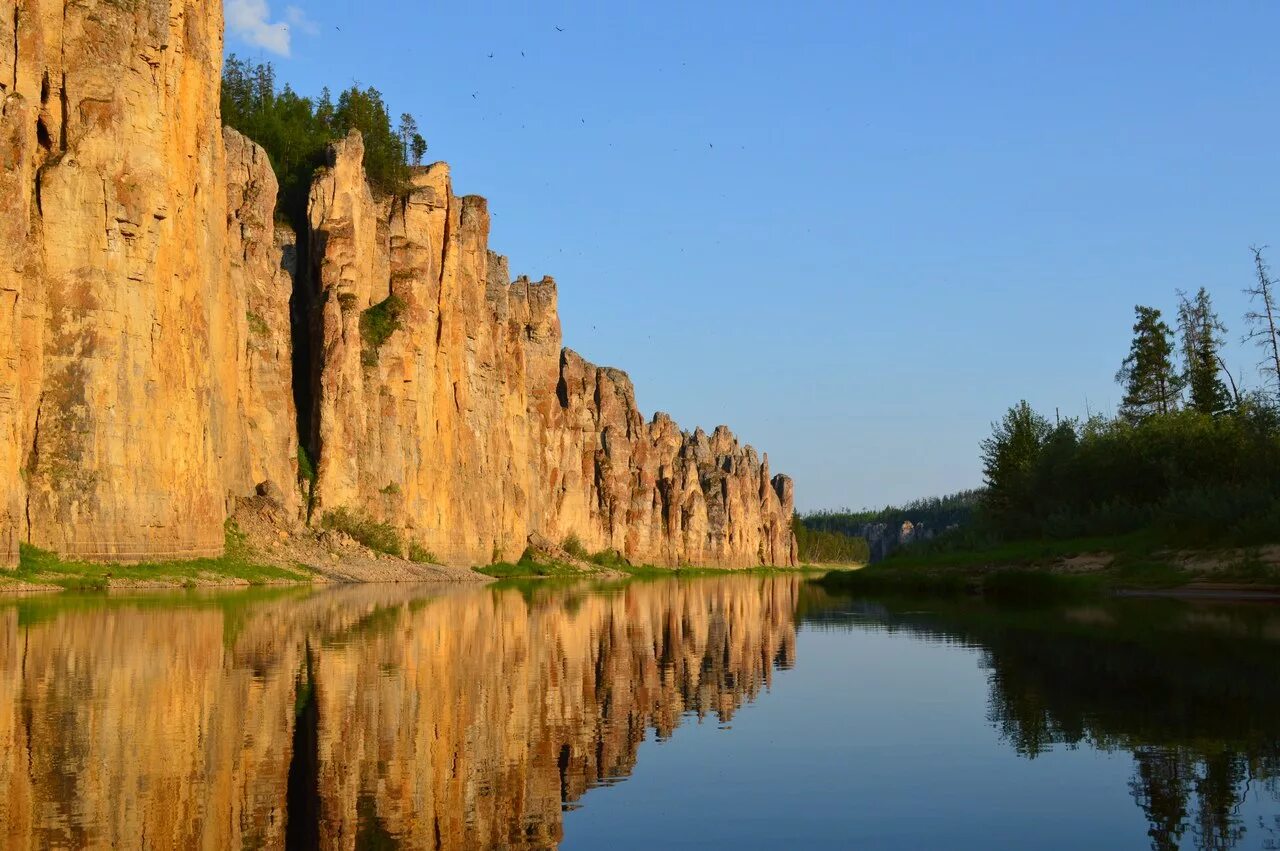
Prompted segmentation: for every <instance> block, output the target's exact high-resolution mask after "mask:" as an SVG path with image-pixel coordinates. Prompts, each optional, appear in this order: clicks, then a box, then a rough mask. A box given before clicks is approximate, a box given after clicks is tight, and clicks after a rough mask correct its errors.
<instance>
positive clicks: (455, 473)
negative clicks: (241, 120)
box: [0, 0, 796, 567]
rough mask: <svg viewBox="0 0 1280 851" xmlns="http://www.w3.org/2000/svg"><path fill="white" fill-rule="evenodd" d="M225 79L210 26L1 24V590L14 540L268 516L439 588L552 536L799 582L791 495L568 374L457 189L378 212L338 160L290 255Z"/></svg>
mask: <svg viewBox="0 0 1280 851" xmlns="http://www.w3.org/2000/svg"><path fill="white" fill-rule="evenodd" d="M221 62H222V9H221V4H220V3H206V2H197V0H148V2H145V3H131V4H120V3H113V2H106V0H98V2H70V0H28V2H23V3H21V4H18V3H15V0H0V98H2V99H3V107H2V109H3V112H2V113H0V162H3V165H4V168H3V173H0V564H12V563H14V562H15V561H16V556H17V547H18V543H19V542H20V541H28V542H30V543H32V544H34V545H36V546H39V547H42V548H45V549H49V550H53V551H56V552H58V553H60V554H63V555H68V556H79V557H85V558H93V559H102V560H120V561H136V560H141V559H155V558H180V557H194V556H202V555H215V554H218V553H220V552H221V551H222V547H223V524H224V521H225V518H226V517H227V515H228V512H229V511H230V510H231V509H232V508H233V507H234V504H235V501H236V500H237V499H238V498H241V497H245V496H249V495H251V494H253V493H254V492H255V491H256V492H258V493H261V494H265V495H270V496H272V497H273V498H275V499H278V500H279V501H280V502H282V503H283V504H284V506H285V507H286V509H287V510H289V511H291V512H292V513H294V514H299V513H301V512H302V510H303V508H304V504H305V503H306V502H307V501H308V500H311V501H312V508H313V509H314V510H315V511H318V512H320V513H321V515H322V514H323V513H324V512H326V511H330V510H332V509H335V508H338V507H345V508H348V509H350V510H355V511H359V512H361V513H367V514H369V515H371V516H372V517H373V518H374V519H377V520H379V521H385V522H388V523H391V524H392V525H394V526H396V527H397V528H398V529H399V530H400V531H401V532H402V533H403V535H404V537H405V538H406V539H408V540H411V541H413V542H414V543H416V544H417V545H418V546H420V547H422V548H423V549H425V550H427V551H429V552H431V553H432V554H434V555H435V556H436V558H438V559H440V560H443V561H447V562H451V563H467V564H476V563H484V562H488V561H490V560H492V559H495V558H507V559H512V558H515V557H518V556H519V554H520V553H521V551H522V550H523V549H524V547H525V544H526V541H527V539H528V537H529V535H530V534H531V533H535V532H536V533H541V534H544V535H546V536H547V537H549V538H552V539H555V540H561V539H563V538H564V537H566V536H568V535H575V536H577V537H578V538H579V539H580V540H581V541H582V542H583V544H584V545H585V546H586V547H587V548H588V549H591V550H603V549H613V550H617V551H619V552H620V553H622V554H623V555H625V556H626V557H627V558H629V559H631V560H633V561H636V562H646V563H655V564H667V565H674V564H681V563H690V564H714V565H723V566H733V567H738V566H748V565H755V564H761V563H764V564H793V563H794V562H795V558H796V553H795V547H794V543H793V541H792V538H791V534H790V531H789V521H790V516H791V511H792V503H793V496H792V487H791V483H790V480H788V479H787V478H786V477H783V476H777V477H774V478H770V475H769V467H768V461H767V457H766V458H761V457H759V456H758V455H757V453H756V452H755V450H754V449H752V448H751V447H747V446H742V445H740V444H739V442H738V441H737V440H736V439H735V438H734V437H733V435H732V434H730V433H729V431H728V430H727V429H725V428H723V427H721V428H717V429H716V430H715V432H714V433H712V434H711V435H707V434H705V433H704V432H702V431H700V430H699V431H695V432H693V433H686V432H682V431H680V430H679V429H678V428H677V427H676V426H675V424H674V423H673V422H672V421H671V420H670V418H668V417H666V416H664V415H661V414H659V415H657V416H655V417H654V418H653V419H652V420H651V421H649V422H646V421H645V420H644V419H643V418H642V417H641V415H640V413H639V409H638V407H637V405H636V401H635V395H634V391H633V389H632V386H631V382H630V380H629V379H628V378H627V376H626V375H625V374H624V373H621V372H619V371H617V370H613V369H608V368H601V367H596V366H594V365H592V364H590V363H588V362H587V361H585V360H583V359H582V358H581V357H579V356H578V355H576V354H575V353H573V352H570V351H567V350H563V351H562V349H561V338H560V324H559V319H558V316H557V314H556V285H555V283H554V282H553V281H551V280H550V279H543V280H542V281H540V282H537V283H533V282H530V281H528V280H527V279H524V278H518V279H516V280H515V281H514V282H512V281H511V279H510V277H509V274H508V271H507V262H506V260H505V258H502V257H500V256H499V255H496V254H494V253H492V252H490V250H489V246H488V229H489V219H488V210H487V204H486V202H485V201H484V199H482V198H478V197H475V196H464V197H458V196H455V195H454V194H453V190H452V186H451V183H450V179H449V172H448V167H447V166H445V165H443V164H436V165H433V166H430V167H428V168H425V169H419V170H417V171H416V173H415V174H414V175H413V178H412V187H411V190H410V191H409V192H408V193H407V196H406V197H399V198H390V197H383V196H381V195H378V194H376V193H375V192H373V191H372V190H371V189H370V187H369V185H368V183H367V181H366V180H365V176H364V173H363V170H362V167H361V161H362V143H361V140H360V138H359V136H358V135H353V136H350V137H348V138H347V139H344V140H340V141H338V142H337V143H335V145H334V146H333V151H332V156H331V162H330V166H329V168H327V169H325V170H324V171H323V172H322V173H321V174H319V175H318V176H317V179H316V181H315V184H314V186H313V187H312V190H311V197H310V204H309V208H308V213H307V222H306V228H305V232H303V233H300V234H299V235H298V237H297V238H295V237H294V235H293V234H292V233H291V232H290V231H289V230H288V229H287V228H283V227H278V226H277V225H276V224H275V218H276V193H277V182H276V178H275V175H274V174H272V172H271V168H270V164H269V162H268V161H267V157H266V155H265V153H264V152H263V151H262V150H261V149H260V148H258V147H257V146H256V145H254V144H253V143H252V142H250V141H248V140H246V139H244V138H243V137H241V136H240V135H239V134H237V133H235V132H234V131H225V132H224V130H223V129H222V127H221V120H220V116H219V98H218V93H219V80H220V69H221ZM295 399H297V400H299V402H300V403H301V406H302V410H300V411H297V410H295ZM300 428H301V434H302V438H303V439H302V441H301V442H302V443H303V444H304V445H307V446H308V447H309V448H310V449H311V451H312V454H313V455H314V456H315V458H316V461H317V480H316V483H315V486H314V489H313V490H311V491H310V492H308V493H300V492H299V491H298V490H297V489H296V488H295V487H294V483H295V482H296V481H297V462H296V458H297V454H298V445H299V439H298V435H299V433H300V432H299V429H300Z"/></svg>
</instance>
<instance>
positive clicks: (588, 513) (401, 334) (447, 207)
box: [310, 134, 795, 567]
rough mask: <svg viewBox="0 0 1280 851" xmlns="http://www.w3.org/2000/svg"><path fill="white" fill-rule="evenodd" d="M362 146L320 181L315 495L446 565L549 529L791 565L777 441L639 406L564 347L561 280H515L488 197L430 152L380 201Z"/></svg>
mask: <svg viewBox="0 0 1280 851" xmlns="http://www.w3.org/2000/svg"><path fill="white" fill-rule="evenodd" d="M362 156H363V147H362V144H361V141H360V138H359V136H358V135H356V134H352V135H351V136H349V137H348V138H347V139H345V140H343V141H341V142H339V143H337V144H335V145H334V146H333V150H332V162H331V165H330V167H329V168H328V170H327V171H325V172H324V173H323V174H321V175H320V176H319V177H318V178H317V180H316V183H315V184H314V186H313V188H312V192H311V203H310V226H311V245H312V247H313V250H312V257H311V262H312V270H313V279H314V281H315V282H316V287H317V292H316V305H317V306H316V309H315V314H316V317H317V322H316V325H317V328H318V334H319V336H320V339H321V340H322V345H321V355H320V359H319V363H318V364H317V373H316V376H315V381H316V390H317V392H316V400H317V401H316V413H315V418H314V422H315V423H316V424H317V430H316V435H315V436H316V445H317V448H318V451H319V459H320V461H319V481H318V485H317V489H316V493H317V507H318V509H319V510H320V511H325V510H330V509H332V508H336V507H340V506H342V507H348V508H352V509H359V510H364V511H368V512H370V513H371V514H373V515H374V516H375V517H376V518H378V519H380V520H386V521H388V522H391V523H392V524H394V525H396V526H399V527H401V528H403V529H404V530H405V532H406V536H407V537H408V538H409V539H411V540H413V541H415V542H417V543H418V544H419V545H420V546H422V547H424V548H425V549H427V550H428V551H430V552H432V553H434V554H435V555H436V556H437V557H439V558H441V559H443V560H445V561H450V562H462V563H472V564H474V563H482V562H485V561H488V560H490V559H491V558H506V559H514V558H517V557H518V556H519V555H520V553H521V551H522V550H523V549H524V547H525V543H526V541H527V539H528V536H529V534H530V533H533V532H538V533H541V534H543V535H546V536H548V537H550V538H553V539H555V540H561V539H563V538H564V537H567V536H569V535H576V536H577V537H578V538H579V539H580V540H581V541H582V543H583V545H584V546H585V547H586V548H587V549H590V550H593V551H594V550H602V549H613V550H617V551H618V552H620V553H622V554H623V555H625V556H626V557H627V558H629V559H631V560H632V561H635V562H643V563H654V564H664V565H673V564H681V563H690V564H717V565H725V566H731V567H741V566H748V565H757V564H784V565H785V564H794V563H795V553H794V548H793V545H792V537H791V532H790V525H789V520H790V517H791V512H792V506H793V494H792V489H791V483H790V480H788V479H787V478H786V477H783V476H779V477H776V478H774V479H770V477H769V468H768V460H767V458H766V459H763V460H762V459H761V458H760V457H759V456H758V455H757V453H756V451H755V450H754V449H752V448H751V447H743V446H741V445H740V444H739V443H738V441H737V440H736V439H735V438H734V436H733V435H732V434H731V433H730V432H729V430H728V429H726V428H724V427H723V426H722V427H720V428H717V429H716V431H715V432H714V433H713V434H712V435H710V436H708V435H706V434H705V433H704V432H702V431H701V430H698V431H696V432H694V433H693V434H688V433H682V432H681V431H680V430H679V429H678V428H677V427H676V425H675V423H674V422H672V420H671V419H670V418H669V417H667V416H666V415H664V414H658V415H656V416H655V417H654V418H653V420H652V421H651V422H645V420H644V418H643V417H642V416H641V414H640V411H639V408H638V406H637V405H636V400H635V391H634V389H633V387H632V385H631V381H630V379H629V378H628V377H627V375H626V373H623V372H621V371H619V370H616V369H610V368H604V367H597V366H595V365H593V364H591V363H588V362H587V361H585V360H584V359H583V358H581V357H580V356H579V355H577V354H576V353H574V352H572V351H569V350H562V349H561V338H560V321H559V317H558V315H557V312H556V285H555V282H554V281H552V280H551V279H549V278H544V279H543V280H541V281H539V282H536V283H534V282H531V281H529V280H528V279H527V278H518V279H516V280H515V281H514V282H512V281H511V278H510V274H509V272H508V267H507V260H506V258H504V257H502V256H500V255H498V254H495V253H493V252H491V251H490V250H489V246H488V233H489V215H488V209H487V205H486V202H485V201H484V199H482V198H478V197H475V196H466V197H458V196H456V195H454V194H453V191H452V187H451V185H450V181H449V172H448V167H447V166H445V165H443V164H436V165H433V166H430V167H428V168H426V169H422V170H419V171H418V172H417V173H416V174H415V175H414V177H413V190H412V192H411V193H410V194H409V196H408V198H407V199H385V200H378V199H376V198H375V196H374V193H373V192H372V191H371V190H370V189H369V187H368V185H367V183H366V181H365V177H364V172H363V170H362V168H361V165H360V163H361V159H362ZM379 323H381V324H382V327H383V332H384V333H379V332H378V331H377V330H376V326H377V325H378V324H379ZM384 337H385V339H384Z"/></svg>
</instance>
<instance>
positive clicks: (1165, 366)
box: [1116, 305, 1182, 422]
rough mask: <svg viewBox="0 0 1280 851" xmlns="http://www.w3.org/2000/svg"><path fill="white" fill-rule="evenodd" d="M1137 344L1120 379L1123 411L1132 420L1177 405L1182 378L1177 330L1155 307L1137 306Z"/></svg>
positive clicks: (1135, 333) (1135, 338) (1126, 362)
mask: <svg viewBox="0 0 1280 851" xmlns="http://www.w3.org/2000/svg"><path fill="white" fill-rule="evenodd" d="M1134 313H1135V315H1136V320H1135V322H1134V323H1133V343H1132V344H1131V345H1130V347H1129V356H1128V357H1126V358H1125V359H1124V363H1123V364H1122V365H1121V367H1120V371H1119V372H1117V373H1116V381H1117V382H1119V383H1120V384H1122V385H1123V386H1124V389H1125V393H1124V400H1123V401H1122V402H1121V405H1120V413H1121V414H1122V415H1123V416H1124V417H1125V418H1126V419H1128V420H1129V421H1131V422H1138V421H1141V420H1144V419H1146V418H1147V417H1150V416H1153V415H1156V414H1167V413H1169V412H1170V411H1173V410H1175V409H1176V408H1177V399H1178V394H1179V393H1181V392H1182V377H1181V376H1180V375H1178V373H1177V371H1176V370H1174V368H1173V331H1172V330H1170V328H1169V326H1168V325H1167V324H1166V323H1165V321H1164V320H1163V319H1161V318H1160V311H1159V310H1157V309H1156V308H1154V307H1145V306H1143V305H1137V306H1136V307H1134Z"/></svg>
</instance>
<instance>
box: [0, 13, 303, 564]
mask: <svg viewBox="0 0 1280 851" xmlns="http://www.w3.org/2000/svg"><path fill="white" fill-rule="evenodd" d="M0 43H3V45H4V46H3V47H0V79H3V83H0V96H2V97H3V98H4V102H3V124H2V128H0V161H3V164H4V170H3V172H2V173H0V257H3V260H0V564H4V563H6V562H7V563H12V561H13V559H14V556H15V554H16V544H17V541H18V540H20V539H21V540H27V541H30V542H31V543H33V544H36V545H37V546H40V547H44V548H48V549H52V550H56V551H57V552H59V553H62V554H65V555H71V556H82V557H89V558H95V559H104V560H126V561H127V560H139V559H143V558H178V557H190V556H202V555H217V554H220V553H221V552H222V549H223V528H222V527H223V520H224V519H225V517H226V512H227V509H228V506H229V505H230V503H231V498H232V497H235V496H245V495H249V494H251V493H253V491H254V487H255V485H257V484H259V483H261V482H265V481H270V482H271V483H272V484H273V485H275V486H276V487H278V488H280V489H281V490H282V492H283V493H284V494H286V498H287V499H288V500H289V501H291V502H292V503H293V504H294V505H295V506H296V504H297V501H298V500H297V495H296V494H295V493H294V482H295V481H296V473H295V464H296V461H295V458H296V426H295V423H294V414H293V396H292V365H291V363H290V325H289V297H290V294H291V291H292V277H291V274H290V272H289V271H288V270H287V269H283V268H281V259H282V257H287V256H290V255H289V251H290V250H291V249H290V247H289V245H288V243H289V242H290V238H289V235H288V234H280V235H279V236H277V234H276V233H275V230H274V227H273V222H272V218H273V215H274V211H275V201H276V198H275V196H276V179H275V176H274V174H273V173H272V171H271V167H270V164H269V163H268V162H267V158H266V156H265V154H264V153H263V152H262V151H261V149H259V148H258V147H257V146H256V145H253V144H252V143H250V142H248V141H247V140H244V139H243V138H241V137H239V135H238V134H235V133H228V134H227V136H226V148H227V150H228V151H229V155H230V156H229V159H228V158H227V156H226V155H224V141H223V133H222V127H221V119H220V116H219V107H218V91H219V79H220V69H221V64H222V9H221V4H219V3H205V2H196V0H150V2H146V3H127V4H121V3H107V2H90V3H73V2H62V0H33V2H25V3H20V4H17V5H16V6H15V4H14V3H13V2H12V0H8V2H3V3H0ZM295 510H296V508H295Z"/></svg>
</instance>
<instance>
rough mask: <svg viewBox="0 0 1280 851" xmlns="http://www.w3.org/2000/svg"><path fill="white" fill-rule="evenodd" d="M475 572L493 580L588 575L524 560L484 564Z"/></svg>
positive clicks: (556, 565) (569, 568)
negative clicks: (513, 562)
mask: <svg viewBox="0 0 1280 851" xmlns="http://www.w3.org/2000/svg"><path fill="white" fill-rule="evenodd" d="M475 570H476V572H477V573H483V574H484V575H485V576H492V577H494V578H495V579H529V578H534V577H549V576H589V575H590V574H587V573H584V572H583V571H581V570H578V569H577V568H576V567H570V566H569V565H567V564H554V563H552V564H539V563H537V562H533V561H527V560H525V559H521V560H520V561H518V562H516V563H515V564H512V563H511V562H509V561H500V562H497V563H495V564H486V565H484V566H482V567H477V568H475Z"/></svg>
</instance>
